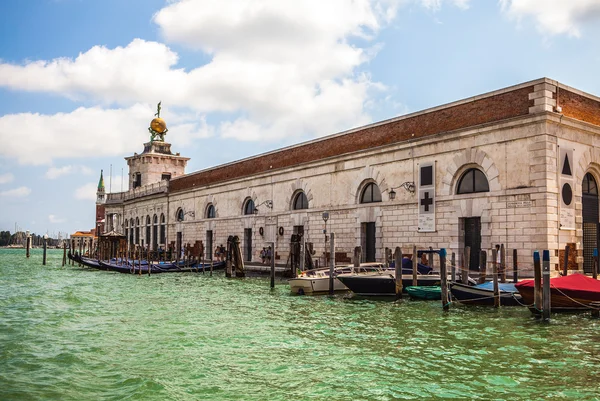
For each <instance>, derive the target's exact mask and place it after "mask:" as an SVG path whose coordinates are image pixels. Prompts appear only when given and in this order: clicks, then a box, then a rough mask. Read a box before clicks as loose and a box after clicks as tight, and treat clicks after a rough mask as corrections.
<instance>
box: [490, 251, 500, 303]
mask: <svg viewBox="0 0 600 401" xmlns="http://www.w3.org/2000/svg"><path fill="white" fill-rule="evenodd" d="M497 258H498V250H497V249H496V248H494V249H492V276H493V277H492V278H493V280H494V308H497V307H499V306H500V290H499V288H498V262H497V260H498V259H497Z"/></svg>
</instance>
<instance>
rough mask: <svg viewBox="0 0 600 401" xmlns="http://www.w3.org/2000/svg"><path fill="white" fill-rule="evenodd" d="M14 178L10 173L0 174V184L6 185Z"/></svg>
mask: <svg viewBox="0 0 600 401" xmlns="http://www.w3.org/2000/svg"><path fill="white" fill-rule="evenodd" d="M14 179H15V176H14V175H13V174H11V173H6V174H0V184H8V183H9V182H13V181H14Z"/></svg>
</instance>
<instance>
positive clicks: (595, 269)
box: [592, 248, 598, 280]
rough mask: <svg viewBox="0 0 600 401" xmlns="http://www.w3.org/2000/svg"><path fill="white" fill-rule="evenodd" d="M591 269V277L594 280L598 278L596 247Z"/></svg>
mask: <svg viewBox="0 0 600 401" xmlns="http://www.w3.org/2000/svg"><path fill="white" fill-rule="evenodd" d="M593 269H594V270H593V271H592V277H593V278H594V280H597V279H598V248H594V267H593Z"/></svg>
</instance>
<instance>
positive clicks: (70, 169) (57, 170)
mask: <svg viewBox="0 0 600 401" xmlns="http://www.w3.org/2000/svg"><path fill="white" fill-rule="evenodd" d="M76 173H80V174H84V175H90V174H92V170H91V169H90V168H89V167H86V166H73V165H68V166H62V167H50V168H49V169H48V171H46V175H45V176H46V178H48V179H50V180H54V179H57V178H58V177H60V176H63V175H68V174H76Z"/></svg>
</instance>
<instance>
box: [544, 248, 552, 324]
mask: <svg viewBox="0 0 600 401" xmlns="http://www.w3.org/2000/svg"><path fill="white" fill-rule="evenodd" d="M542 280H543V288H542V305H543V307H544V310H543V311H542V319H543V320H546V321H547V320H550V251H549V250H547V249H546V250H544V253H543V257H542Z"/></svg>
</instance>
